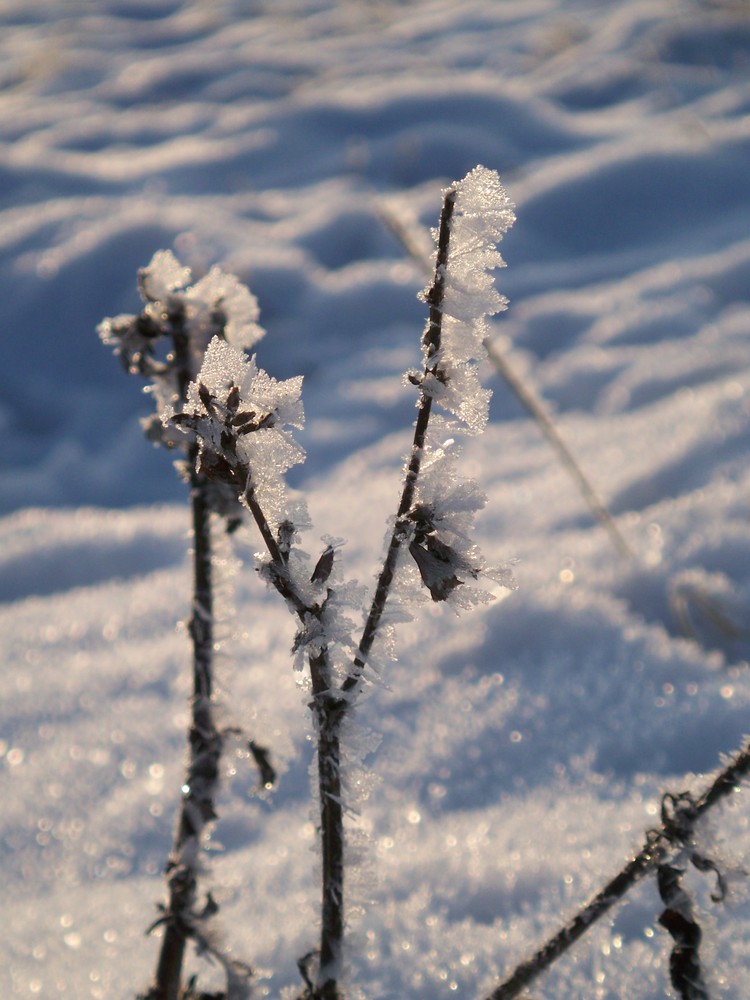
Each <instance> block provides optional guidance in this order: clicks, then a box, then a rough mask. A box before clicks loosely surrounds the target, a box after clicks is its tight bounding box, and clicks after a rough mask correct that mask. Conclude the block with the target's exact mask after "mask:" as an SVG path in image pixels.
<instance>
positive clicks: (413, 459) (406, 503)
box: [342, 188, 456, 692]
mask: <svg viewBox="0 0 750 1000" xmlns="http://www.w3.org/2000/svg"><path fill="white" fill-rule="evenodd" d="M455 204H456V189H455V188H449V189H448V190H447V191H446V193H445V197H444V198H443V208H442V211H441V213H440V226H439V229H438V247H437V256H436V259H435V273H434V276H433V281H432V285H431V287H430V290H429V292H428V293H427V302H428V305H429V309H430V311H429V318H428V323H427V329H426V331H425V334H424V345H425V347H426V357H425V365H424V373H423V375H422V384H421V387H420V399H419V413H418V414H417V420H416V424H415V426H414V439H413V441H412V446H411V454H410V457H409V465H408V467H407V470H406V476H405V479H404V487H403V491H402V493H401V501H400V503H399V505H398V510H397V512H396V523H395V524H394V526H393V532H392V534H391V539H390V542H389V544H388V551H387V553H386V557H385V561H384V563H383V568H382V570H381V571H380V576H379V577H378V582H377V585H376V587H375V594H374V596H373V599H372V604H371V605H370V611H369V614H368V616H367V620H366V621H365V626H364V629H363V631H362V639H361V640H360V643H359V648H358V650H357V655H356V657H355V659H354V662H353V664H352V668H351V670H350V672H349V675H348V676H347V678H346V680H345V681H344V683H343V685H342V690H343V691H345V692H351V691H352V690H353V689H354V688H356V686H357V685H358V684H359V681H360V678H361V677H362V672H363V670H364V668H365V664H366V662H367V657H368V656H369V654H370V651H371V649H372V645H373V643H374V641H375V637H376V635H377V633H378V629H379V627H380V622H381V619H382V617H383V612H384V611H385V605H386V601H387V599H388V595H389V593H390V591H391V587H392V585H393V578H394V576H395V573H396V563H397V561H398V555H399V551H400V549H401V546H402V545H403V542H404V540H405V538H406V534H407V529H406V526H405V525H404V522H403V518H404V516H405V515H406V514H408V512H409V510H410V509H411V507H412V504H413V503H414V493H415V490H416V486H417V480H418V479H419V473H420V470H421V468H422V459H423V457H424V447H425V441H426V438H427V428H428V425H429V422H430V414H431V412H432V396H431V395H430V394H429V392H428V391H427V390H426V388H425V383H426V381H427V380H428V379H429V378H430V377H437V373H436V371H435V365H434V364H433V362H434V359H435V356H436V354H437V353H438V351H439V350H440V343H441V337H442V328H443V301H444V299H445V282H446V276H447V265H448V250H449V247H450V233H451V221H452V219H453V209H454V207H455Z"/></svg>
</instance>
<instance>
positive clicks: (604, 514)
mask: <svg viewBox="0 0 750 1000" xmlns="http://www.w3.org/2000/svg"><path fill="white" fill-rule="evenodd" d="M378 208H379V211H380V216H381V219H382V220H383V222H384V224H385V225H386V226H387V227H388V229H389V230H390V231H391V232H392V233H393V235H394V236H395V237H396V239H397V240H398V241H399V242H400V243H401V245H402V246H403V248H404V249H405V250H406V251H407V253H408V254H409V256H410V257H411V258H412V259H413V260H414V261H415V262H416V263H417V264H419V265H420V267H422V268H423V269H425V270H429V269H430V264H429V259H428V257H427V255H426V253H425V251H424V249H423V247H424V243H425V241H424V240H422V239H421V231H419V230H418V231H416V232H415V230H414V226H413V225H412V226H407V225H405V224H404V223H403V220H402V219H401V218H399V217H397V216H395V215H394V213H393V211H392V210H391V208H390V206H389V205H388V204H387V203H384V202H382V201H381V202H380V203H379V205H378ZM487 356H488V357H489V359H490V361H491V362H492V364H493V365H494V367H495V369H496V371H497V373H498V375H500V376H501V378H503V379H504V380H505V383H506V385H507V386H508V388H509V389H510V390H511V392H512V393H513V394H514V395H515V397H516V399H517V400H518V401H519V403H520V404H521V405H522V406H523V408H524V409H525V410H526V411H527V413H528V414H529V415H530V416H531V418H532V419H533V420H534V421H535V423H536V424H537V426H538V427H539V430H540V431H541V432H542V434H543V435H544V437H545V438H546V439H547V441H548V442H549V444H550V446H551V447H552V448H553V450H554V451H555V453H556V454H557V457H558V459H559V460H560V463H561V464H562V466H563V468H564V469H565V470H566V472H567V473H568V475H569V476H570V477H571V479H572V480H573V482H574V483H575V485H576V487H577V489H578V491H579V492H580V494H581V496H582V497H583V499H584V501H585V503H586V504H587V506H588V508H589V510H590V511H591V513H592V514H593V515H594V517H595V518H596V520H597V521H599V523H600V524H601V525H602V527H603V528H604V529H605V531H606V532H607V534H608V535H609V538H610V541H611V542H612V544H613V546H614V547H615V549H616V550H617V552H618V553H619V554H620V555H621V556H624V557H625V558H627V559H635V558H636V556H635V553H634V552H633V549H632V548H631V546H630V545H629V544H628V542H627V541H626V539H625V537H624V535H623V534H622V532H621V531H620V529H619V528H618V527H617V523H616V522H615V519H614V518H613V517H612V515H611V514H610V512H609V510H608V509H607V505H606V504H605V503H604V501H603V500H602V498H601V497H600V496H599V494H598V493H597V491H596V489H595V488H594V486H593V484H592V482H591V480H590V479H589V477H588V476H587V475H586V473H585V472H584V471H583V468H582V466H581V464H580V462H579V461H578V459H577V458H576V457H575V455H574V454H573V452H572V451H571V449H570V447H569V446H568V444H567V442H566V441H565V439H564V438H563V436H562V435H561V433H560V431H559V430H558V428H557V425H556V424H555V422H554V421H553V420H552V418H551V417H550V416H549V414H548V413H547V411H546V410H545V408H544V406H543V404H542V402H541V401H540V400H539V399H538V398H537V397H536V395H535V394H534V392H533V391H532V390H531V389H530V387H529V386H528V385H527V384H526V382H524V380H523V379H522V378H521V376H520V375H519V374H518V373H517V372H516V370H515V369H514V368H513V366H512V365H511V363H510V362H509V361H508V359H507V358H506V357H505V355H504V354H503V353H502V352H501V351H500V349H499V348H498V347H497V345H496V344H494V343H492V341H491V340H489V339H488V340H487Z"/></svg>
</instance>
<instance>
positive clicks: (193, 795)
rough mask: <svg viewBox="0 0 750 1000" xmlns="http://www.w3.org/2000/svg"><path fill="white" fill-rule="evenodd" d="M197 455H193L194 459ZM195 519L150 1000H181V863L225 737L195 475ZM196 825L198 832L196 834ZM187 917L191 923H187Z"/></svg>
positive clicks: (203, 515) (188, 891) (204, 499)
mask: <svg viewBox="0 0 750 1000" xmlns="http://www.w3.org/2000/svg"><path fill="white" fill-rule="evenodd" d="M193 457H194V456H192V455H191V458H193ZM190 485H191V505H192V519H193V605H192V613H191V616H190V621H189V624H188V631H189V633H190V637H191V640H192V645H193V697H192V700H191V726H190V732H189V762H188V769H187V776H186V778H185V790H184V791H183V799H182V805H181V808H180V815H179V818H178V821H177V827H176V830H175V838H174V844H173V847H172V853H171V856H170V860H169V862H168V864H167V873H168V875H169V879H168V886H169V902H168V905H167V907H166V910H165V913H164V917H163V919H162V921H160V923H163V926H164V936H163V938H162V943H161V949H160V952H159V959H158V963H157V968H156V975H155V980H154V985H153V986H152V988H151V990H150V992H149V993H148V994H147V996H148V1000H178V997H179V996H180V989H181V983H182V966H183V961H184V955H185V944H186V941H187V938H188V937H189V936H190V934H191V928H190V923H189V917H190V914H191V912H192V910H193V907H194V903H195V896H196V890H197V876H196V872H195V870H194V869H193V868H192V867H190V866H188V865H183V864H180V862H179V857H180V852H181V850H182V848H183V846H184V844H185V842H186V840H187V839H188V838H189V837H191V836H197V837H199V836H200V832H201V828H202V825H203V823H204V822H206V821H208V820H211V819H214V818H215V816H216V814H215V811H214V802H213V797H214V791H215V787H216V781H217V778H218V773H219V758H220V756H221V749H222V738H221V734H220V733H219V732H218V730H217V729H216V726H215V724H214V721H213V713H212V709H211V691H212V687H213V676H212V675H213V591H212V582H211V522H210V517H211V505H210V501H209V499H208V482H207V480H206V479H205V478H204V477H203V476H201V475H200V474H199V473H197V472H194V471H193V472H192V474H191V483H190ZM196 826H197V829H196ZM186 918H187V919H186Z"/></svg>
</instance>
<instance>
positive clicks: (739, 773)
mask: <svg viewBox="0 0 750 1000" xmlns="http://www.w3.org/2000/svg"><path fill="white" fill-rule="evenodd" d="M748 773H750V744H748V746H747V747H745V749H744V750H742V751H740V752H739V753H738V754H737V755H736V756H735V757H734V758H733V759H732V760H731V761H730V763H729V764H727V766H726V767H725V768H724V769H723V770H722V771H720V772H719V774H718V775H717V776H716V778H715V779H714V780H713V782H712V783H711V784H710V785H709V787H708V788H707V789H706V790H705V792H704V793H703V794H702V795H701V796H700V797H699V798H698V799H695V800H693V799H692V798H691V797H688V798H689V800H690V807H689V809H685V808H682V809H681V810H680V813H679V823H675V822H674V821H672V820H669V819H668V820H665V821H664V822H663V823H662V825H661V826H660V827H658V828H657V829H656V830H652V831H650V832H649V834H648V836H647V838H646V843H645V844H644V846H643V847H642V848H641V850H640V851H639V853H638V854H637V855H636V856H635V857H634V858H633V859H632V860H631V861H629V862H628V863H627V865H625V867H624V868H623V869H622V870H621V871H620V872H618V873H617V875H615V877H614V878H613V879H612V880H611V881H610V882H608V883H607V884H606V885H605V886H604V888H603V889H602V890H601V891H600V892H598V893H597V894H596V896H594V897H593V898H592V899H591V900H590V901H589V902H588V903H587V904H586V906H584V907H583V909H582V910H579V912H578V913H577V914H576V915H575V916H574V917H573V919H572V920H570V921H569V922H568V923H567V924H565V926H564V927H562V928H561V929H560V930H559V931H558V932H557V933H556V934H555V935H553V936H552V937H551V938H550V939H549V940H548V941H547V943H546V944H544V945H543V946H542V947H541V948H540V949H539V950H538V951H537V952H536V953H535V954H534V955H532V957H531V958H530V959H528V960H527V961H525V962H522V963H521V964H520V965H518V966H517V967H516V969H515V970H514V971H513V972H512V973H511V975H510V976H508V978H507V979H506V980H505V981H504V982H503V983H502V984H501V985H500V986H498V988H497V989H496V990H495V991H494V992H493V993H491V994H490V995H489V997H488V998H487V1000H512V998H513V997H517V996H518V995H519V993H521V991H522V990H523V989H525V988H526V987H527V986H528V985H529V983H531V982H532V981H533V980H534V979H536V978H537V977H538V976H540V975H541V974H542V973H543V972H545V971H546V970H547V969H548V968H549V967H550V966H551V965H552V964H553V963H554V962H555V961H557V959H558V958H560V956H561V955H562V954H564V952H566V951H567V950H568V948H570V946H571V945H573V944H575V942H576V941H577V940H578V939H579V938H580V937H582V936H583V934H585V933H586V931H587V930H588V929H589V928H590V927H592V926H593V924H595V923H596V921H597V920H599V918H600V917H602V916H604V914H605V913H607V911H608V910H610V909H611V907H612V906H614V904H615V903H616V902H617V901H618V900H620V899H622V897H623V896H624V895H625V893H626V892H628V890H630V889H632V887H633V886H634V885H635V884H636V883H637V882H639V881H640V880H641V879H642V878H643V877H644V875H647V874H648V873H649V872H651V871H653V870H654V869H655V868H656V866H657V865H658V864H659V863H660V861H662V859H663V858H664V857H665V856H666V855H667V854H668V853H669V851H670V850H671V849H672V848H673V847H675V846H678V845H679V844H682V843H685V841H686V840H689V839H690V837H691V836H692V833H693V830H694V828H695V825H696V823H697V822H698V820H699V819H701V817H702V816H704V815H705V813H707V812H708V810H709V809H712V808H713V807H714V806H715V805H716V804H717V803H718V802H720V801H721V800H722V799H724V798H726V797H727V796H728V795H730V794H731V793H732V792H733V791H734V790H735V789H736V788H737V787H738V785H739V784H740V782H741V781H742V780H743V779H744V778H745V777H747V775H748ZM680 798H684V797H680Z"/></svg>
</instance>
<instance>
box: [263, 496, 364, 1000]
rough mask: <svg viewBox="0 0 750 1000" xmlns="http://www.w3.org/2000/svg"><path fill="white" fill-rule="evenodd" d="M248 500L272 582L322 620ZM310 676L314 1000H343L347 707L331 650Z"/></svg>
mask: <svg viewBox="0 0 750 1000" xmlns="http://www.w3.org/2000/svg"><path fill="white" fill-rule="evenodd" d="M244 498H245V500H246V502H247V506H248V509H249V510H250V513H251V514H252V516H253V520H254V521H255V523H256V525H257V527H258V530H259V532H260V534H261V537H262V538H263V541H264V542H265V544H266V548H267V549H268V554H269V555H270V557H271V582H272V583H273V585H274V587H275V588H276V590H277V591H278V593H279V594H280V595H281V596H282V597H283V598H284V600H285V601H286V602H287V604H288V605H289V606H290V607H292V608H293V609H294V611H295V613H296V614H297V616H298V617H299V618H300V620H301V621H303V622H304V621H305V619H306V617H307V616H308V615H312V616H316V615H317V616H320V615H321V613H322V608H321V607H319V606H317V605H314V606H310V605H309V604H308V603H306V602H305V600H304V598H303V597H302V595H301V594H299V593H298V592H297V588H296V587H295V585H294V581H293V579H292V577H291V576H290V574H289V572H288V567H287V560H286V558H285V556H284V554H283V553H282V551H281V548H280V547H279V545H278V542H277V541H276V538H275V537H274V533H273V531H272V530H271V526H270V524H269V522H268V519H267V517H266V515H265V513H264V511H263V508H262V507H261V505H260V503H259V502H258V499H257V497H256V495H255V491H254V490H253V489H252V487H248V488H247V489H246V490H245V493H244ZM310 677H311V680H312V688H313V700H312V704H311V708H312V710H313V712H314V714H315V723H316V728H317V739H318V787H319V792H320V842H321V853H322V856H323V871H322V896H321V926H320V963H319V972H318V980H317V983H316V985H315V989H314V993H313V998H314V1000H340V998H341V993H340V991H339V985H338V975H339V972H338V970H339V963H340V956H341V948H342V943H343V938H344V812H343V804H342V801H343V800H342V794H341V793H342V789H341V737H340V723H341V719H342V717H343V714H344V711H345V708H346V703H345V702H344V701H343V700H342V699H341V698H340V697H339V696H338V695H337V694H336V693H334V691H333V689H332V683H333V679H332V675H331V663H330V656H329V653H328V649H327V648H323V649H322V650H321V651H320V652H319V653H317V654H315V655H312V656H310Z"/></svg>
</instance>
